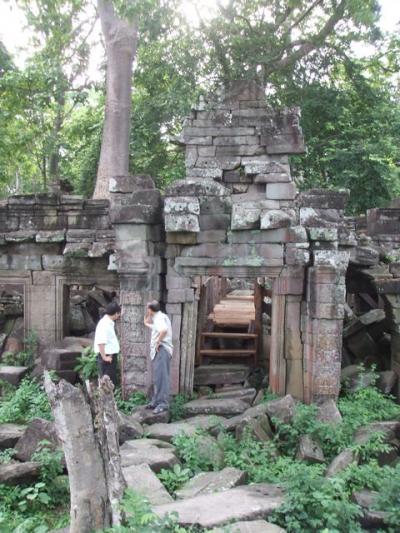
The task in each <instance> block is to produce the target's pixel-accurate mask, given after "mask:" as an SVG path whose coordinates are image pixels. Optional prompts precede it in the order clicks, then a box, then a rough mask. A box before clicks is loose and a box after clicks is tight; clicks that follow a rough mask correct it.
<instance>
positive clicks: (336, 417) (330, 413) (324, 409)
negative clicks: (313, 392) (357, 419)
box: [317, 399, 342, 424]
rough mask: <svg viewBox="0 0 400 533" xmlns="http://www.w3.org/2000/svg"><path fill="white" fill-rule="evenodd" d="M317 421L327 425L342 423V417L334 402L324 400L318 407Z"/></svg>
mask: <svg viewBox="0 0 400 533" xmlns="http://www.w3.org/2000/svg"><path fill="white" fill-rule="evenodd" d="M317 420H320V421H321V422H327V423H328V424H340V423H341V422H342V415H341V414H340V411H339V409H338V408H337V405H336V402H335V400H332V399H330V400H326V401H325V402H323V403H322V404H320V405H318V410H317Z"/></svg>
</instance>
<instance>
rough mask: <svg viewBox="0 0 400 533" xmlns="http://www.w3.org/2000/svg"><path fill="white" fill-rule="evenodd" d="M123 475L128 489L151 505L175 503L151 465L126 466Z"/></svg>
mask: <svg viewBox="0 0 400 533" xmlns="http://www.w3.org/2000/svg"><path fill="white" fill-rule="evenodd" d="M122 474H123V476H124V478H125V481H126V484H127V487H128V489H132V490H134V491H135V492H138V493H139V494H141V495H142V496H144V497H145V498H146V499H147V500H148V501H149V503H150V505H163V504H164V503H170V502H172V501H173V500H172V497H171V496H170V495H169V494H168V492H167V490H166V489H165V487H164V485H163V484H162V483H161V481H160V480H159V479H158V477H157V476H156V475H155V473H154V472H153V471H152V470H151V468H150V467H149V465H147V464H142V465H131V466H126V467H124V468H122Z"/></svg>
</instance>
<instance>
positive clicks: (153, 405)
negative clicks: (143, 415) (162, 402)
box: [145, 402, 157, 409]
mask: <svg viewBox="0 0 400 533" xmlns="http://www.w3.org/2000/svg"><path fill="white" fill-rule="evenodd" d="M156 407H157V406H156V404H154V403H151V402H150V403H148V404H147V405H146V407H145V409H155V408H156Z"/></svg>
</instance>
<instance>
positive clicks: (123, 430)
mask: <svg viewBox="0 0 400 533" xmlns="http://www.w3.org/2000/svg"><path fill="white" fill-rule="evenodd" d="M118 431H119V443H120V444H123V443H124V442H125V441H127V440H131V439H140V438H142V437H143V427H142V426H141V424H140V423H139V422H138V421H137V420H136V419H135V418H134V417H133V416H129V415H126V414H124V413H121V412H118Z"/></svg>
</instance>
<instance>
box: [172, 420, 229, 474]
mask: <svg viewBox="0 0 400 533" xmlns="http://www.w3.org/2000/svg"><path fill="white" fill-rule="evenodd" d="M206 439H207V440H206ZM173 444H174V446H175V449H176V452H177V454H178V457H179V458H180V459H181V460H182V462H183V464H184V466H185V467H186V468H188V469H189V470H190V471H191V472H193V473H194V474H197V473H198V472H208V471H212V470H219V469H220V468H221V467H222V466H223V465H221V462H220V455H221V454H220V448H221V445H220V443H219V442H217V441H215V442H214V441H213V440H212V439H210V437H209V435H208V434H207V433H206V432H204V431H202V430H199V429H198V430H196V433H195V434H194V435H185V434H184V433H182V434H179V435H177V436H176V437H175V438H174V439H173Z"/></svg>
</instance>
